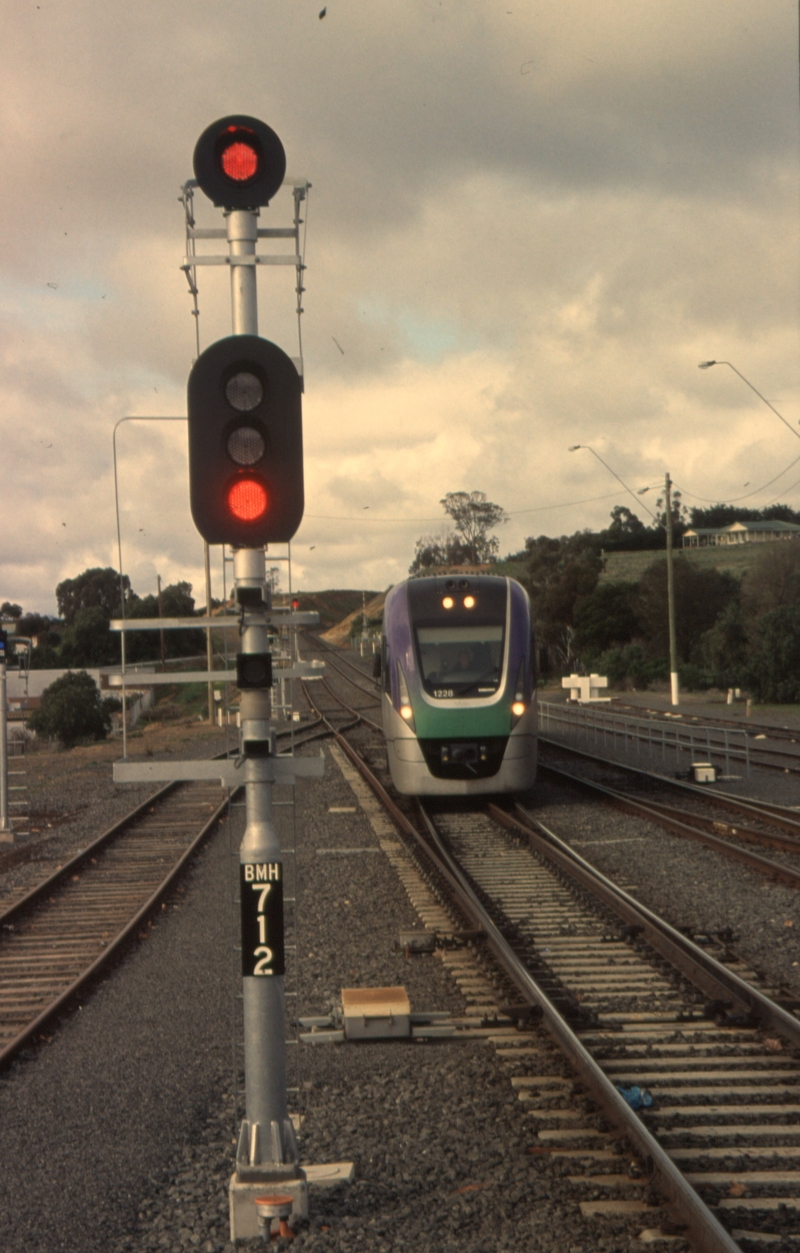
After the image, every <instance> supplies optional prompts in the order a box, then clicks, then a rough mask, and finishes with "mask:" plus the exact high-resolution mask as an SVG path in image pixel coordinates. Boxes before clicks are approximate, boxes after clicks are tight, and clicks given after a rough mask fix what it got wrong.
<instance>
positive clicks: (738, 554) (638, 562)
mask: <svg viewBox="0 0 800 1253" xmlns="http://www.w3.org/2000/svg"><path fill="white" fill-rule="evenodd" d="M764 547H765V545H763V544H743V545H742V547H741V548H734V547H733V546H731V547H730V548H685V549H684V548H676V549H675V554H676V556H677V555H680V556H682V557H688V559H689V561H692V562H694V563H695V564H696V565H698V566H702V567H704V568H705V569H710V568H712V567H713V568H715V569H717V570H727V571H729V572H730V573H731V574H733V575H735V576H736V578H737V579H740V578H741V577H742V575H743V574H744V572H745V571H746V570H749V569H750V567H751V566H752V565H753V563H754V561H755V560H756V559H757V557H758V554H759V553H761V552H763V551H764ZM664 557H666V552H640V553H608V554H607V555H606V565H605V569H604V571H603V573H602V575H601V576H600V577H601V580H602V581H603V582H606V583H638V581H639V579H640V578H641V577H642V575H643V574H644V572H645V570H646V569H647V567H648V566H649V565H652V563H653V562H654V561H658V560H659V559H661V558H664Z"/></svg>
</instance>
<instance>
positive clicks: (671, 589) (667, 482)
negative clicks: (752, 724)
mask: <svg viewBox="0 0 800 1253" xmlns="http://www.w3.org/2000/svg"><path fill="white" fill-rule="evenodd" d="M664 495H665V496H666V506H667V514H666V527H665V530H666V532H667V617H668V619H669V686H670V697H671V700H672V704H673V705H679V704H680V692H679V690H678V647H677V643H676V640H675V574H674V569H673V562H672V479H671V478H670V477H669V470H667V472H666V474H665V475H664Z"/></svg>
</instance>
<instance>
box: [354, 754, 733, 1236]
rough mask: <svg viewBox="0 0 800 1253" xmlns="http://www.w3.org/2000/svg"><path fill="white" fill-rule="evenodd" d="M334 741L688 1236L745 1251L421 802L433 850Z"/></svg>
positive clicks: (359, 760)
mask: <svg viewBox="0 0 800 1253" xmlns="http://www.w3.org/2000/svg"><path fill="white" fill-rule="evenodd" d="M336 739H337V742H338V744H339V745H340V747H341V748H342V750H343V751H344V752H345V753H346V755H347V756H348V757H349V758H350V760H351V761H352V763H353V764H354V766H355V767H356V769H357V770H358V771H359V773H360V774H361V776H362V777H363V779H364V780H365V782H366V783H367V784H368V786H369V787H370V788H371V790H372V791H373V792H374V794H375V795H376V796H377V798H378V799H379V800H380V802H381V803H382V805H383V806H384V808H385V809H386V811H387V813H388V814H389V815H390V816H391V818H392V819H393V821H394V822H395V824H396V825H397V826H398V828H399V829H400V830H401V831H402V832H404V833H405V834H406V835H407V836H408V837H409V838H410V839H411V840H413V842H414V843H415V844H416V845H417V847H418V849H419V850H420V851H421V852H422V854H423V856H424V857H425V859H426V861H427V862H428V864H429V865H431V866H432V868H433V869H434V871H435V873H436V874H437V875H438V876H439V877H440V878H441V879H444V880H445V882H446V883H447V884H448V885H449V887H450V890H451V891H452V892H453V894H454V896H455V898H456V901H457V903H458V907H459V909H460V910H461V912H462V913H463V914H464V915H465V917H466V918H467V920H468V921H469V923H470V924H471V926H472V927H473V928H474V929H475V930H477V931H479V932H481V933H482V934H483V936H484V937H485V941H486V944H487V946H488V947H489V949H490V951H491V952H492V954H493V955H494V957H495V959H496V960H497V962H498V963H499V965H500V966H501V967H502V969H503V970H504V972H505V973H506V975H507V976H508V977H509V979H510V980H511V981H512V982H513V984H514V985H515V987H517V988H518V989H519V991H520V993H521V994H522V995H523V996H524V997H525V999H526V1000H527V1001H528V1002H529V1003H530V1004H531V1005H535V1006H538V1007H539V1009H541V1011H542V1016H543V1022H544V1024H545V1026H546V1027H547V1029H548V1031H549V1032H550V1034H551V1035H552V1036H553V1037H554V1038H555V1040H556V1041H557V1043H558V1044H559V1046H560V1048H561V1049H562V1051H563V1052H564V1053H566V1055H567V1056H568V1057H569V1059H570V1061H571V1062H572V1064H573V1065H574V1067H575V1069H576V1070H577V1072H578V1074H579V1075H580V1077H581V1078H582V1079H583V1080H584V1082H585V1083H586V1085H587V1087H588V1088H589V1089H590V1090H591V1092H592V1095H593V1098H594V1099H595V1100H597V1102H598V1104H599V1105H600V1106H601V1107H602V1109H603V1110H604V1112H605V1114H606V1115H607V1117H608V1118H609V1121H610V1122H611V1123H612V1124H613V1125H614V1126H615V1127H616V1128H617V1129H618V1130H619V1131H620V1133H621V1134H622V1135H624V1136H625V1137H627V1138H628V1139H629V1140H630V1141H631V1142H632V1143H633V1144H634V1145H635V1146H636V1148H637V1150H638V1152H639V1153H640V1155H641V1157H642V1158H643V1159H644V1160H645V1162H646V1163H647V1165H648V1167H651V1168H652V1171H653V1173H654V1175H655V1176H656V1178H657V1180H658V1184H659V1186H660V1188H661V1191H662V1193H663V1194H664V1195H665V1198H666V1203H667V1204H669V1205H670V1206H671V1207H672V1209H673V1212H674V1213H676V1214H677V1215H678V1216H679V1217H680V1219H681V1221H682V1222H683V1223H685V1224H686V1228H687V1229H688V1232H689V1234H690V1235H691V1237H692V1238H694V1239H695V1240H696V1241H697V1243H698V1247H699V1248H702V1249H703V1253H741V1251H740V1249H739V1246H738V1245H737V1244H736V1243H735V1241H734V1240H733V1239H732V1237H731V1236H730V1235H729V1234H728V1232H727V1231H726V1230H725V1228H724V1227H723V1226H722V1224H721V1223H720V1222H718V1220H717V1219H716V1218H715V1217H714V1215H713V1214H712V1213H711V1211H710V1210H709V1209H708V1208H707V1207H706V1206H705V1205H704V1204H703V1202H702V1201H701V1200H700V1198H699V1196H698V1195H697V1193H696V1192H695V1191H694V1189H693V1188H692V1187H691V1185H690V1184H689V1183H688V1182H687V1181H686V1179H685V1178H684V1177H683V1175H682V1174H681V1172H680V1171H679V1170H678V1168H677V1166H675V1164H674V1163H673V1161H672V1159H671V1158H670V1157H669V1156H668V1154H667V1153H666V1152H665V1151H664V1149H663V1148H662V1147H661V1145H660V1144H659V1143H658V1141H657V1140H656V1139H655V1137H654V1136H653V1135H651V1133H650V1132H649V1131H648V1130H647V1128H646V1127H645V1126H644V1125H643V1123H642V1122H641V1120H640V1119H639V1118H638V1117H637V1115H636V1114H635V1112H634V1111H633V1110H632V1109H631V1108H630V1106H629V1105H628V1103H627V1102H626V1101H625V1099H624V1097H622V1096H621V1094H620V1093H619V1092H618V1091H617V1089H616V1087H615V1086H614V1084H613V1083H612V1082H611V1080H610V1079H608V1078H607V1076H606V1075H605V1074H604V1073H603V1071H602V1070H601V1069H600V1067H599V1066H598V1064H597V1062H596V1061H595V1060H594V1058H593V1057H592V1056H591V1054H590V1053H589V1052H588V1050H587V1049H586V1048H585V1047H584V1046H583V1045H582V1044H581V1042H580V1040H579V1039H578V1038H577V1036H576V1035H575V1034H574V1032H573V1031H572V1030H571V1028H570V1027H569V1025H568V1024H567V1022H566V1021H565V1019H564V1018H563V1017H562V1016H561V1014H560V1013H559V1012H558V1010H557V1009H556V1007H555V1006H554V1005H553V1003H552V1001H551V1000H550V999H549V997H548V996H547V994H546V993H545V992H544V991H543V989H542V988H541V987H540V986H539V984H538V983H537V982H536V980H535V979H534V978H533V976H532V975H531V974H530V972H529V971H528V970H527V969H526V968H525V966H524V965H523V964H522V963H521V961H520V959H519V958H518V957H517V956H516V954H515V953H514V952H513V950H512V948H511V947H510V945H509V944H508V942H507V941H506V940H505V938H504V937H503V935H502V934H501V933H500V931H499V930H498V928H497V927H496V925H495V924H494V922H493V921H492V919H491V917H490V916H489V915H488V913H487V912H486V910H485V909H484V907H483V906H482V905H481V903H480V901H479V900H478V899H477V897H476V896H475V894H474V892H473V890H472V888H471V887H470V885H469V884H468V883H467V882H466V880H465V879H464V877H463V875H462V873H461V871H460V869H459V868H458V866H457V865H456V864H455V862H454V861H453V859H452V858H451V856H450V854H449V853H448V851H447V850H446V849H445V848H444V846H443V844H442V842H441V840H440V838H439V835H438V832H437V831H436V829H435V827H433V824H432V823H431V822H430V819H429V818H428V816H427V813H426V811H425V810H424V808H423V807H422V805H421V803H419V802H418V803H419V806H420V812H421V814H422V816H423V818H424V819H425V823H426V827H427V829H428V834H429V837H430V840H433V841H434V844H435V847H431V844H430V842H429V840H426V839H424V837H423V836H422V835H421V834H420V832H419V831H418V830H417V829H416V827H415V826H414V825H413V824H412V823H411V822H410V821H409V819H408V818H407V817H406V815H405V814H404V813H403V812H402V811H401V810H400V809H399V808H398V806H397V805H396V804H395V802H394V801H393V800H392V798H391V797H390V796H389V794H388V792H387V791H386V789H385V788H384V787H383V785H382V784H381V783H380V781H379V780H378V779H377V778H376V777H375V775H374V774H373V773H372V771H371V770H370V769H369V767H368V766H367V765H366V763H365V762H364V761H363V759H362V758H361V756H360V755H359V754H358V753H357V752H356V751H355V749H354V748H352V747H351V745H350V744H348V742H347V740H346V739H345V738H344V737H343V736H340V735H338V734H337V736H336Z"/></svg>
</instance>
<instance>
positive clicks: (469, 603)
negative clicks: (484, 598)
mask: <svg viewBox="0 0 800 1253" xmlns="http://www.w3.org/2000/svg"><path fill="white" fill-rule="evenodd" d="M464 608H465V609H474V608H475V597H474V596H465V597H464Z"/></svg>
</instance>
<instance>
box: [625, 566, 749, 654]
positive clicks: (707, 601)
mask: <svg viewBox="0 0 800 1253" xmlns="http://www.w3.org/2000/svg"><path fill="white" fill-rule="evenodd" d="M673 572H674V579H675V636H676V643H677V646H678V656H679V657H680V659H681V661H689V660H690V659H691V655H692V651H693V649H694V648H695V646H696V645H697V644H698V643H699V641H700V637H701V635H703V633H704V632H705V631H708V630H710V629H711V627H713V625H714V623H715V622H716V620H717V618H718V617H719V615H720V614H721V613H722V611H723V609H725V607H726V606H727V605H728V604H729V603H730V601H732V600H734V599H735V597H736V594H737V591H738V585H737V583H736V580H735V579H734V578H733V577H732V576H731V575H729V574H722V573H720V571H719V570H714V569H709V570H704V569H702V568H700V567H699V566H696V565H694V563H693V562H691V561H687V559H686V558H685V557H675V558H674V560H673ZM638 614H639V623H640V626H641V628H642V634H643V635H644V637H645V640H646V641H647V651H648V652H649V654H650V656H652V657H668V656H669V625H668V616H667V615H668V599H667V561H666V558H662V559H661V560H660V561H654V562H653V564H652V565H650V566H648V567H647V569H646V570H645V572H644V574H643V575H642V577H641V579H640V580H639V610H638Z"/></svg>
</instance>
